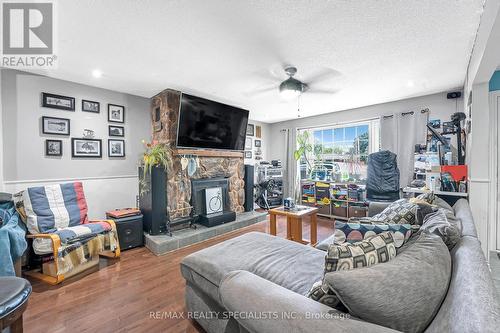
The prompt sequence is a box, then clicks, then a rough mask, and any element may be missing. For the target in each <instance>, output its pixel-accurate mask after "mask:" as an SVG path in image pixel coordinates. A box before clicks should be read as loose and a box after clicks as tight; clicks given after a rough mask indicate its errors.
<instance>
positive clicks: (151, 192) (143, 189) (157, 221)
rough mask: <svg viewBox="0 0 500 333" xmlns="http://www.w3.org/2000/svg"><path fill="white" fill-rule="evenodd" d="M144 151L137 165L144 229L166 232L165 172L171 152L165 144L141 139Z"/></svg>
mask: <svg viewBox="0 0 500 333" xmlns="http://www.w3.org/2000/svg"><path fill="white" fill-rule="evenodd" d="M142 143H143V144H144V147H145V151H144V153H143V155H142V158H141V160H140V166H139V205H140V208H141V211H142V214H143V215H144V224H143V225H144V230H145V231H146V232H148V233H150V234H151V235H158V234H161V233H166V232H168V227H167V221H168V216H167V208H166V207H167V172H168V170H169V169H170V165H171V163H172V153H171V150H170V148H169V147H168V146H167V145H166V144H162V143H159V142H157V141H152V142H151V143H149V142H145V141H144V140H143V141H142Z"/></svg>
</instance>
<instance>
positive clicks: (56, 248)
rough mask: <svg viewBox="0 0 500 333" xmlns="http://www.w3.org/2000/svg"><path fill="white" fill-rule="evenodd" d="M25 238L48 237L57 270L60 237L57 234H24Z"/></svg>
mask: <svg viewBox="0 0 500 333" xmlns="http://www.w3.org/2000/svg"><path fill="white" fill-rule="evenodd" d="M26 237H27V238H33V239H36V238H50V239H51V240H52V254H53V255H54V264H55V267H56V272H58V271H59V267H58V263H57V259H58V256H59V248H60V247H61V238H59V235H57V234H33V235H26Z"/></svg>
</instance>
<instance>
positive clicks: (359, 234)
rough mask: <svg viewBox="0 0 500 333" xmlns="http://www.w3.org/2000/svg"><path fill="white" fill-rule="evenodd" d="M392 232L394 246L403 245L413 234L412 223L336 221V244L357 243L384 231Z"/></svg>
mask: <svg viewBox="0 0 500 333" xmlns="http://www.w3.org/2000/svg"><path fill="white" fill-rule="evenodd" d="M386 231H388V232H390V233H391V234H392V237H393V239H394V246H396V248H399V247H401V246H402V245H403V244H404V243H405V242H406V241H407V240H408V239H409V238H410V236H411V234H412V225H411V224H395V223H390V224H380V223H379V224H377V223H376V222H374V223H372V224H367V223H350V222H348V223H345V222H340V221H335V233H334V235H335V237H334V241H333V242H334V243H335V244H343V243H345V242H347V243H355V242H360V241H362V240H366V239H368V238H371V237H373V236H375V235H378V234H380V233H383V232H386Z"/></svg>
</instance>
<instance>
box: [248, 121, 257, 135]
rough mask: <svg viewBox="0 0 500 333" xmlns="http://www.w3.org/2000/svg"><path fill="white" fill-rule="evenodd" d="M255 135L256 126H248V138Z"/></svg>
mask: <svg viewBox="0 0 500 333" xmlns="http://www.w3.org/2000/svg"><path fill="white" fill-rule="evenodd" d="M254 135H255V126H254V124H247V136H254Z"/></svg>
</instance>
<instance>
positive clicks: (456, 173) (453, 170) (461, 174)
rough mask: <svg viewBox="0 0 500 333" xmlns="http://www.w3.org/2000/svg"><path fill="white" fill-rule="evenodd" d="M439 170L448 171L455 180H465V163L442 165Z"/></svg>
mask: <svg viewBox="0 0 500 333" xmlns="http://www.w3.org/2000/svg"><path fill="white" fill-rule="evenodd" d="M441 172H448V173H450V175H451V176H452V177H453V180H454V181H456V182H458V181H461V180H467V165H442V166H441Z"/></svg>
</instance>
